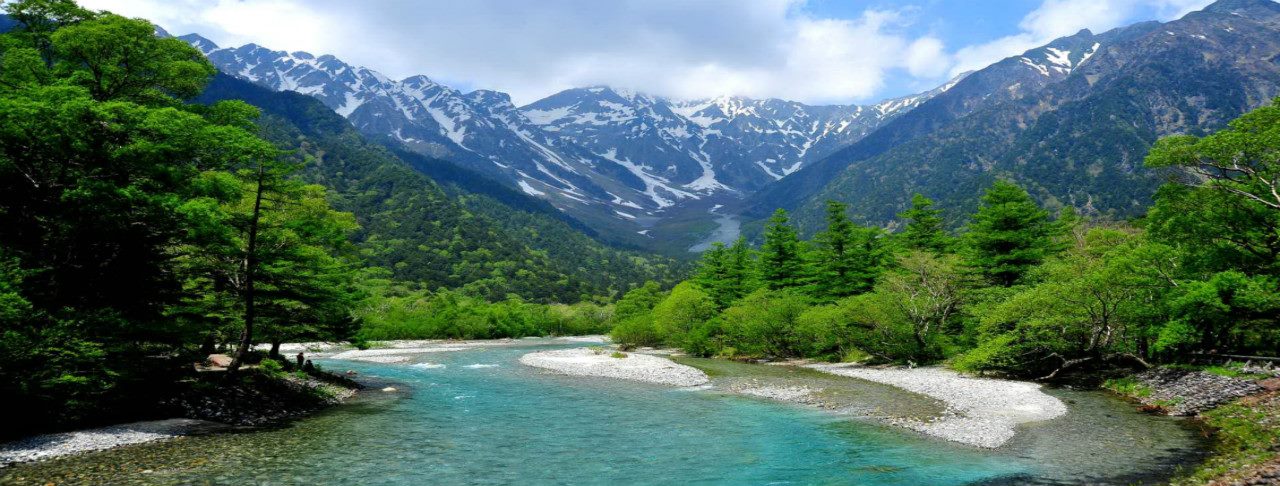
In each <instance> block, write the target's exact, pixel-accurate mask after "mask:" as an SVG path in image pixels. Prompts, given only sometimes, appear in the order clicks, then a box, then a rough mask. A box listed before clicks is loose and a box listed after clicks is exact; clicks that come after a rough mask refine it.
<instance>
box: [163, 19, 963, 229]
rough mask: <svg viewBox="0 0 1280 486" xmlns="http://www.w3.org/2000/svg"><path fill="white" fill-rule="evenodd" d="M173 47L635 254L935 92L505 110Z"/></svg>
mask: <svg viewBox="0 0 1280 486" xmlns="http://www.w3.org/2000/svg"><path fill="white" fill-rule="evenodd" d="M181 38H182V39H183V40H185V41H187V42H189V43H191V44H192V45H193V46H196V47H197V48H199V49H200V50H201V51H202V52H204V53H205V54H206V55H207V56H208V57H209V59H210V60H211V61H213V62H214V64H215V65H217V66H218V67H219V69H221V70H222V71H223V72H226V73H228V74H230V75H232V76H235V77H237V78H241V79H245V80H248V81H251V82H253V83H255V84H258V85H261V86H264V87H267V88H270V89H272V90H277V91H296V92H298V93H302V94H306V95H309V96H312V97H314V98H316V99H318V100H320V101H321V102H323V103H324V104H325V105H326V106H328V107H330V108H332V109H333V110H334V111H336V112H337V113H339V114H340V115H342V116H344V117H346V118H347V119H349V120H350V121H351V122H352V124H353V125H354V126H355V127H356V128H357V129H358V130H360V131H361V132H362V133H364V134H365V135H367V136H370V137H372V138H376V139H390V140H394V141H396V142H397V143H400V144H403V145H404V146H405V147H408V148H409V149H411V150H413V151H415V152H418V153H420V154H424V155H427V156H430V157H433V158H442V159H448V160H450V161H453V162H455V163H457V164H458V165H461V166H463V167H466V168H468V169H471V170H474V171H477V172H480V173H483V174H485V175H487V176H489V177H492V178H493V179H495V180H497V181H499V182H501V183H503V184H505V185H506V186H508V187H510V188H512V189H517V190H520V191H521V192H524V193H525V194H528V195H531V196H535V197H538V198H541V199H544V200H547V201H549V202H550V203H551V204H553V205H554V206H555V207H557V208H559V209H560V210H563V211H565V212H566V213H568V214H570V215H572V216H573V217H574V218H575V219H578V220H580V221H583V222H584V223H585V224H587V225H588V226H590V227H591V228H593V229H595V230H596V231H597V232H598V233H599V234H600V235H601V236H602V237H604V238H606V239H608V240H610V241H614V242H621V243H626V244H631V245H635V244H641V245H643V244H646V240H648V238H645V237H644V236H641V235H644V234H645V231H644V229H646V228H651V227H653V226H655V225H657V224H659V223H660V222H662V221H663V220H664V219H668V218H672V217H676V218H679V217H686V216H688V215H689V214H699V215H703V216H701V217H704V218H705V217H706V215H705V213H704V212H703V211H704V209H705V208H706V207H711V206H712V205H713V204H717V203H729V202H731V201H733V200H736V199H737V198H740V197H742V196H744V195H746V194H749V193H750V192H752V191H754V190H756V189H757V188H759V187H762V186H764V185H766V184H767V183H769V182H772V181H774V180H776V179H778V178H780V177H783V176H785V175H787V174H790V173H792V172H794V171H796V170H798V169H799V168H800V167H802V166H804V165H805V164H808V163H810V162H812V161H814V160H818V159H819V158H821V157H823V156H825V155H827V154H829V153H831V152H833V151H834V150H836V149H838V148H839V147H841V146H844V145H846V144H848V143H852V142H853V141H856V140H858V139H860V138H861V137H862V136H864V135H866V134H867V133H870V132H871V131H873V130H874V129H875V128H876V127H877V126H879V125H880V124H883V123H884V122H886V121H888V120H890V119H892V118H894V117H896V116H899V115H901V114H902V113H906V112H909V111H910V110H911V109H912V108H914V107H915V106H917V105H919V104H920V103H921V102H923V101H924V100H927V99H928V98H930V97H932V96H934V95H936V94H938V93H941V92H943V91H945V88H943V89H938V90H934V91H931V92H928V93H922V94H920V95H917V96H912V97H906V98H901V99H896V100H890V101H887V102H884V103H881V104H878V105H868V106H852V105H851V106H807V105H803V104H800V103H794V102H789V101H782V100H772V99H771V100H750V99H745V98H731V97H724V98H717V99H714V100H705V101H694V102H674V101H671V100H667V99H662V98H656V97H651V96H646V95H643V94H636V93H628V92H622V91H620V90H613V89H609V88H605V87H597V88H584V89H574V90H567V91H564V92H561V93H558V94H556V95H553V96H550V97H548V98H546V99H543V100H539V101H537V102H535V103H533V104H530V105H528V106H525V107H521V108H516V107H515V106H514V105H512V103H511V100H510V98H509V97H508V96H507V95H506V94H504V93H500V92H495V91H487V90H479V91H474V92H471V93H463V92H460V91H457V90H454V89H452V88H450V87H448V86H444V85H442V84H439V83H436V82H434V81H432V80H431V79H430V78H427V77H426V76H412V77H409V78H406V79H403V80H392V79H389V78H387V77H386V76H383V75H381V74H379V73H377V72H376V71H373V70H371V69H368V68H363V67H357V66H352V65H349V64H346V63H344V62H342V61H341V60H339V59H337V58H335V57H333V56H328V55H326V56H318V57H317V56H314V55H312V54H309V53H306V52H293V53H289V52H283V51H272V50H270V49H267V48H264V47H261V46H258V45H255V44H248V45H245V46H241V47H236V48H220V47H218V46H217V45H216V44H214V43H213V42H211V41H209V40H208V39H205V38H203V37H200V36H199V35H195V34H190V35H186V36H182V37H181ZM949 86H950V84H948V87H949ZM419 168H425V166H419ZM685 207H690V208H692V209H691V210H690V211H685V210H684V208H685Z"/></svg>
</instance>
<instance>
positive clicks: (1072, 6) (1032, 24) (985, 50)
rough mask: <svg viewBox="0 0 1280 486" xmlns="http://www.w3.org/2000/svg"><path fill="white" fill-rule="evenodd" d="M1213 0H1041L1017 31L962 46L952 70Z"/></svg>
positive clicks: (1161, 17) (1187, 9) (977, 66)
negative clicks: (1080, 32) (1060, 39)
mask: <svg viewBox="0 0 1280 486" xmlns="http://www.w3.org/2000/svg"><path fill="white" fill-rule="evenodd" d="M1212 1H1213V0H1044V2H1043V3H1041V4H1040V6H1039V7H1038V8H1036V9H1035V10H1033V11H1031V13H1029V14H1027V15H1026V16H1024V17H1023V18H1022V21H1021V22H1019V23H1018V28H1019V30H1020V32H1018V33H1016V34H1013V35H1008V36H1004V37H1000V38H998V39H994V40H992V41H989V42H985V43H981V44H977V45H972V46H965V47H963V48H961V49H959V50H958V51H957V52H956V54H955V61H954V64H953V65H952V68H951V72H952V74H958V73H961V72H964V71H970V70H974V69H981V68H982V67H984V66H987V65H990V64H991V63H994V62H996V61H999V60H1001V59H1004V58H1006V57H1009V56H1014V55H1017V54H1020V53H1022V52H1025V51H1027V50H1030V49H1033V48H1035V47H1038V46H1041V45H1044V44H1047V43H1049V42H1050V41H1052V40H1054V39H1057V38H1059V37H1063V36H1068V35H1072V34H1075V33H1076V32H1079V31H1080V30H1081V29H1090V30H1092V31H1093V32H1095V33H1100V32H1104V31H1107V30H1110V29H1113V28H1116V27H1120V26H1122V25H1126V24H1129V23H1131V22H1133V21H1134V20H1138V19H1142V18H1144V17H1145V18H1148V19H1157V20H1170V19H1175V18H1178V17H1181V16H1183V15H1186V14H1187V13H1188V12H1191V11H1193V10H1198V9H1200V8H1203V7H1204V6H1205V5H1208V4H1209V3H1212Z"/></svg>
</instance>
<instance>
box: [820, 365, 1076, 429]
mask: <svg viewBox="0 0 1280 486" xmlns="http://www.w3.org/2000/svg"><path fill="white" fill-rule="evenodd" d="M807 367H808V368H812V369H815V370H819V371H823V372H826V373H831V374H836V375H840V376H847V377H851V378H858V379H862V380H868V381H874V382H877V383H883V384H886V385H891V386H895V387H898V388H901V389H903V390H907V391H910V392H913V393H919V394H921V395H925V396H928V397H932V398H935V399H937V400H939V401H941V402H942V403H944V404H946V410H945V411H944V412H943V413H942V414H941V415H940V416H938V417H935V418H933V419H928V420H920V419H912V418H891V419H889V421H890V422H891V423H893V424H894V425H898V426H902V427H906V428H909V429H912V430H915V431H918V432H921V433H924V434H928V435H931V436H934V437H938V438H941V439H945V440H949V441H953V442H959V443H963V444H969V445H973V446H978V447H984V448H996V447H1000V446H1001V445H1004V443H1005V442H1008V441H1009V439H1012V438H1013V436H1014V435H1015V434H1016V428H1017V426H1018V425H1020V424H1023V423H1027V422H1034V421H1040V420H1050V419H1053V418H1056V417H1059V416H1062V415H1064V414H1066V413H1067V406H1066V405H1065V404H1063V403H1062V401H1061V400H1058V399H1057V398H1055V397H1052V396H1050V395H1047V394H1045V393H1044V392H1042V391H1040V385H1038V384H1035V383H1028V382H1021V381H1010V380H995V379H987V378H972V377H968V376H964V375H961V374H959V373H956V372H954V371H950V370H946V369H942V368H872V367H863V366H850V365H829V364H812V365H808V366H807Z"/></svg>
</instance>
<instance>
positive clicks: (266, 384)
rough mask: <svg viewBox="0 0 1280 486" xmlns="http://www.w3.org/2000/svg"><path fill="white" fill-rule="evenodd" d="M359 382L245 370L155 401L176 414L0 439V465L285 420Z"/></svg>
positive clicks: (340, 398)
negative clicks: (234, 378) (231, 379)
mask: <svg viewBox="0 0 1280 486" xmlns="http://www.w3.org/2000/svg"><path fill="white" fill-rule="evenodd" d="M362 387H363V386H362V385H360V384H359V383H356V382H354V381H351V380H349V379H346V378H344V377H341V376H339V375H334V374H330V373H324V374H322V375H321V376H314V375H313V376H308V377H306V378H300V377H297V376H293V375H285V376H283V377H276V378H272V377H265V376H263V375H258V374H246V375H245V379H243V380H240V381H238V382H236V383H234V384H232V385H230V386H220V387H219V388H216V389H205V388H202V387H192V388H190V389H188V390H185V391H182V392H179V393H177V394H175V395H174V396H171V397H168V398H165V399H163V400H162V401H161V402H160V403H159V404H158V405H157V407H158V408H157V410H169V411H170V412H174V415H178V416H177V417H172V418H166V419H158V420H142V421H136V422H127V423H121V424H114V425H107V426H102V427H94V428H88V429H77V430H71V431H64V432H53V433H47V434H38V435H32V436H27V437H23V438H19V439H15V440H12V441H8V442H4V443H0V469H3V468H7V467H10V466H15V465H18V464H22V463H28V462H37V461H44V460H49V459H57V458H62V457H68V456H74V455H79V454H87V453H92V452H100V451H106V450H110V449H116V448H119V447H126V446H132V445H138V444H146V443H152V442H161V441H168V440H174V439H178V438H182V437H186V436H190V435H200V434H206V433H217V432H226V431H231V430H236V429H243V428H246V427H248V428H253V427H260V426H266V425H271V424H278V423H282V422H287V421H291V420H295V419H299V418H303V417H306V416H308V415H311V414H313V413H316V412H318V411H321V410H324V409H326V408H328V407H331V406H334V405H339V404H341V403H344V402H345V401H346V400H348V399H350V398H351V397H353V396H355V394H356V393H357V391H358V390H359V389H360V388H362Z"/></svg>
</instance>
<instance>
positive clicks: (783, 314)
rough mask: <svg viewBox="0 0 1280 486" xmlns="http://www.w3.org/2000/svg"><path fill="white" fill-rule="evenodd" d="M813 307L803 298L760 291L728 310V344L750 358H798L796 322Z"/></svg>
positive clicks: (724, 326) (724, 321)
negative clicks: (809, 307) (806, 310)
mask: <svg viewBox="0 0 1280 486" xmlns="http://www.w3.org/2000/svg"><path fill="white" fill-rule="evenodd" d="M808 306H809V300H808V298H806V297H805V296H803V295H799V294H796V293H792V292H789V291H785V290H768V289H760V290H757V291H755V292H752V293H751V294H750V295H747V296H746V297H744V298H743V299H742V300H740V301H738V303H737V304H735V305H734V306H732V307H730V308H728V309H725V311H724V314H723V319H722V321H721V326H722V331H723V337H722V339H723V340H724V344H725V345H726V346H728V347H732V348H734V350H735V351H736V352H737V353H740V354H742V355H746V356H771V357H781V356H796V355H798V354H799V353H797V352H796V344H797V340H796V336H795V327H796V320H797V319H799V317H800V314H802V313H804V311H805V309H807V308H808Z"/></svg>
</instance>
